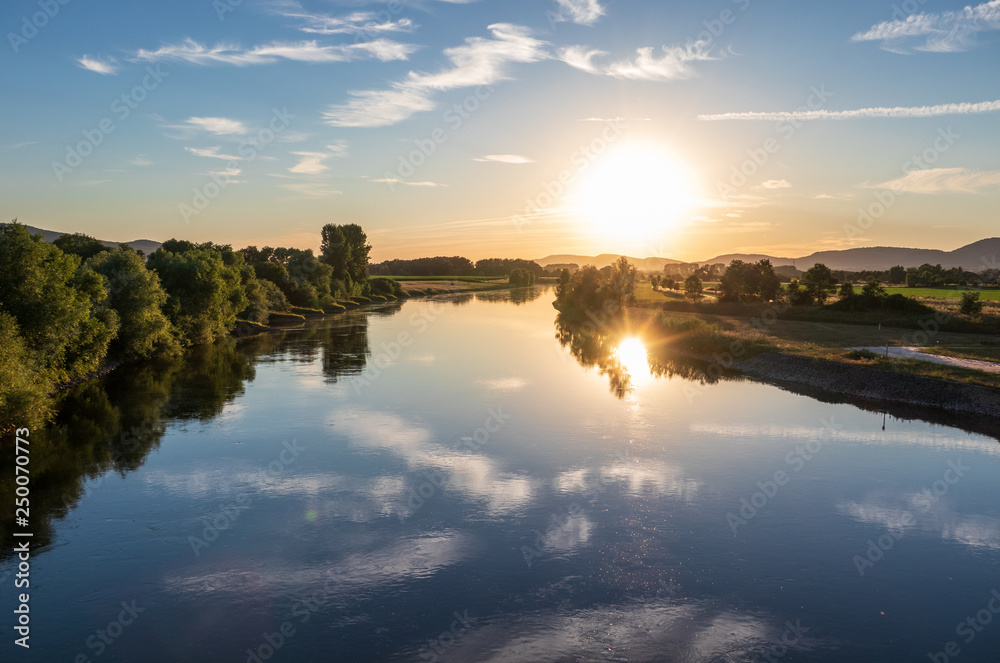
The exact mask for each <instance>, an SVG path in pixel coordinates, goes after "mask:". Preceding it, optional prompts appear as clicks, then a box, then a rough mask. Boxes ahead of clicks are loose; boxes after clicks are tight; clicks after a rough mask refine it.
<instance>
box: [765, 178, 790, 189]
mask: <svg viewBox="0 0 1000 663" xmlns="http://www.w3.org/2000/svg"><path fill="white" fill-rule="evenodd" d="M791 187H792V183H791V182H789V181H788V180H767V181H766V182H761V184H760V188H762V189H790V188H791Z"/></svg>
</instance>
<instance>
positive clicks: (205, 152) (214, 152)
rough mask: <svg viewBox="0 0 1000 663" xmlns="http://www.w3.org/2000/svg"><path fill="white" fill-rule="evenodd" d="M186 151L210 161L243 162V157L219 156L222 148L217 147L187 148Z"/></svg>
mask: <svg viewBox="0 0 1000 663" xmlns="http://www.w3.org/2000/svg"><path fill="white" fill-rule="evenodd" d="M184 149H185V150H187V151H188V152H190V153H191V154H193V155H195V156H196V157H205V158H208V159H225V160H226V161H241V160H242V159H243V157H240V156H235V155H232V154H219V150H221V149H222V147H221V146H219V145H216V146H215V147H206V148H197V147H185V148H184Z"/></svg>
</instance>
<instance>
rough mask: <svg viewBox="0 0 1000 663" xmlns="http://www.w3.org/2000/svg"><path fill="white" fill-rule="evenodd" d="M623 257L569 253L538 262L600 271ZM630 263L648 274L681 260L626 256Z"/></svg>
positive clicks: (545, 265) (612, 254) (604, 254)
mask: <svg viewBox="0 0 1000 663" xmlns="http://www.w3.org/2000/svg"><path fill="white" fill-rule="evenodd" d="M620 257H621V255H620V254H617V253H602V254H601V255H599V256H578V255H572V254H568V253H559V254H556V255H551V256H548V257H545V258H541V259H538V260H536V261H535V262H537V263H538V264H539V265H541V266H542V267H547V266H549V265H567V264H576V265H579V266H580V267H583V266H584V265H593V266H595V267H597V268H598V269H601V268H602V267H607V266H608V265H610V264H611V263H613V262H614V261H615V260H618V258H620ZM626 257H627V258H628V260H629V262H630V263H632V264H633V265H635V267H636V268H637V269H639V270H641V271H646V272H660V271H663V267H664V266H665V265H676V264H678V263H680V262H683V261H681V260H674V259H672V258H633V257H632V256H626Z"/></svg>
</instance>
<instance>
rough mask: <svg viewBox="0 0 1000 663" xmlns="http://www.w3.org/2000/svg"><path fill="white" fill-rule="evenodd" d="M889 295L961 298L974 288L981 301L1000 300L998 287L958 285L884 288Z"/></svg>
mask: <svg viewBox="0 0 1000 663" xmlns="http://www.w3.org/2000/svg"><path fill="white" fill-rule="evenodd" d="M885 290H886V292H888V293H889V294H890V295H895V294H896V293H899V294H901V295H906V296H907V297H929V298H933V299H961V298H962V293H963V292H965V291H966V290H974V291H975V292H978V293H979V298H980V299H982V300H983V301H987V300H989V301H994V302H1000V288H983V289H981V290H975V289H974V288H960V287H958V286H954V287H948V288H886V289H885Z"/></svg>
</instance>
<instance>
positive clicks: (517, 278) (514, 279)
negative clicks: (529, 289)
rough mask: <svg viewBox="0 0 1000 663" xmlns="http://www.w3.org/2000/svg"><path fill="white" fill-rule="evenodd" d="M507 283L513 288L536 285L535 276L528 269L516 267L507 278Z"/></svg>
mask: <svg viewBox="0 0 1000 663" xmlns="http://www.w3.org/2000/svg"><path fill="white" fill-rule="evenodd" d="M507 282H508V283H510V284H511V285H513V286H529V285H534V283H535V275H534V274H533V273H532V272H529V271H528V270H526V269H522V268H520V267H515V268H514V269H512V270H511V272H510V276H508V277H507Z"/></svg>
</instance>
